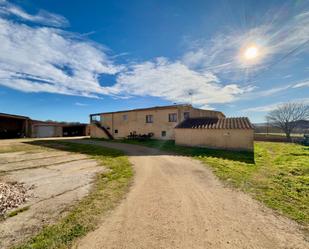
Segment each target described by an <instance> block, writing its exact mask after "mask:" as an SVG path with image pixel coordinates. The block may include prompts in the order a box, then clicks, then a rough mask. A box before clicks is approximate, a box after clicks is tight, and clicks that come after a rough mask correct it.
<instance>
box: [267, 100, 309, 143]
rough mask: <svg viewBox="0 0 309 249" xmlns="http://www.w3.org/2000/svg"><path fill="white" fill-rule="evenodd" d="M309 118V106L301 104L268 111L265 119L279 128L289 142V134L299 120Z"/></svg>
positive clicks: (286, 105)
mask: <svg viewBox="0 0 309 249" xmlns="http://www.w3.org/2000/svg"><path fill="white" fill-rule="evenodd" d="M308 118H309V105H306V104H301V103H286V104H282V105H279V106H278V107H277V108H276V109H275V110H273V111H270V112H269V113H268V115H267V116H266V119H267V120H268V121H269V122H270V124H272V125H273V126H275V127H278V128H281V129H282V130H283V132H284V133H285V134H286V137H287V139H288V140H289V141H291V133H292V131H293V129H294V128H295V127H296V125H297V121H299V120H307V119H308Z"/></svg>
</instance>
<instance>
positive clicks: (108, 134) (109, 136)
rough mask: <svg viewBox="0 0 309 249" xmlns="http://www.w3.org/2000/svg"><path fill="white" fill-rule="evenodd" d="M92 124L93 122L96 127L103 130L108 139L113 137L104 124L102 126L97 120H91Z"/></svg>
mask: <svg viewBox="0 0 309 249" xmlns="http://www.w3.org/2000/svg"><path fill="white" fill-rule="evenodd" d="M93 124H95V125H96V126H97V127H98V128H100V129H101V130H102V131H104V133H105V134H106V136H107V137H108V138H109V139H112V140H113V139H114V137H113V135H112V134H111V133H110V132H109V130H107V129H106V128H105V127H104V126H102V125H101V124H100V123H99V122H93Z"/></svg>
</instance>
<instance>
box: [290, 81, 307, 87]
mask: <svg viewBox="0 0 309 249" xmlns="http://www.w3.org/2000/svg"><path fill="white" fill-rule="evenodd" d="M300 87H309V79H307V80H304V81H302V82H299V83H297V84H295V85H294V86H293V88H300Z"/></svg>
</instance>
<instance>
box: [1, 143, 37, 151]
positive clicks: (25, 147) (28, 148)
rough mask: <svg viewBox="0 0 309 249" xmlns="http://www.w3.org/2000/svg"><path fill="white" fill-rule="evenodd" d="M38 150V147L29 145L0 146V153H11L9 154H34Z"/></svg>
mask: <svg viewBox="0 0 309 249" xmlns="http://www.w3.org/2000/svg"><path fill="white" fill-rule="evenodd" d="M36 150H38V147H36V146H33V145H30V144H9V145H6V144H4V145H0V153H11V152H21V151H26V152H34V151H36Z"/></svg>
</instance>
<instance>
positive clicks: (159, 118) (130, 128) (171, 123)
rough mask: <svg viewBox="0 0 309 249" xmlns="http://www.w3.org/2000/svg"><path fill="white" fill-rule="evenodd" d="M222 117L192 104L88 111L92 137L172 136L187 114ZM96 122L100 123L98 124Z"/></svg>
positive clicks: (190, 115) (159, 137)
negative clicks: (96, 111)
mask: <svg viewBox="0 0 309 249" xmlns="http://www.w3.org/2000/svg"><path fill="white" fill-rule="evenodd" d="M197 117H209V118H223V117H225V116H224V114H223V113H222V112H218V111H211V110H203V109H198V108H194V107H192V106H191V105H172V106H160V107H152V108H144V109H134V110H128V111H119V112H106V113H98V114H91V115H90V120H91V123H92V125H91V128H90V135H91V137H101V138H116V139H117V138H125V137H128V136H129V135H130V134H136V135H143V134H149V133H151V134H153V138H155V139H166V140H170V139H175V127H176V126H177V125H178V124H179V123H181V122H183V121H184V120H186V119H188V118H197ZM98 124H99V126H98Z"/></svg>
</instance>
